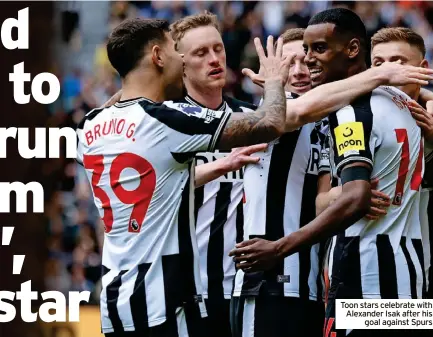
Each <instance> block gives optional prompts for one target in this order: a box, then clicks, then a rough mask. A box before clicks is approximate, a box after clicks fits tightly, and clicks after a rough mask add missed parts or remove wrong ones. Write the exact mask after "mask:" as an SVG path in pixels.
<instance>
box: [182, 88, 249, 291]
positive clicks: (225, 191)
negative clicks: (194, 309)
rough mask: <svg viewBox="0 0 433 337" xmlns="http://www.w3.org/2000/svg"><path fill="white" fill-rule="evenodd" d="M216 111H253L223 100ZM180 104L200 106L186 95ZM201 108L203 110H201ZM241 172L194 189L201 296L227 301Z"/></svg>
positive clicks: (209, 157)
mask: <svg viewBox="0 0 433 337" xmlns="http://www.w3.org/2000/svg"><path fill="white" fill-rule="evenodd" d="M223 98H224V99H223V102H222V104H221V106H220V107H218V108H217V109H216V110H218V111H227V112H232V111H237V112H239V111H254V110H256V109H257V107H256V106H255V105H253V104H250V103H246V102H242V101H239V100H236V99H233V98H231V97H225V96H224V97H223ZM179 103H180V105H181V104H191V105H194V106H197V107H203V106H201V105H200V104H199V103H198V102H197V101H195V100H194V99H193V98H191V97H190V96H186V97H185V99H184V100H182V101H181V102H179ZM203 108H204V107H203ZM226 155H227V153H223V152H218V151H216V152H201V153H198V154H197V156H196V164H197V165H200V164H205V163H209V162H212V161H215V160H217V159H219V158H221V157H223V156H226ZM243 174H244V173H243V169H241V170H238V171H235V172H230V173H228V174H226V175H224V176H222V177H220V178H218V179H216V180H214V181H211V182H209V183H207V184H205V185H204V186H201V187H199V188H196V190H195V211H196V233H197V241H198V247H199V253H200V275H201V280H202V284H203V295H204V297H205V298H206V299H207V298H211V299H224V298H225V299H229V298H230V297H231V293H232V289H233V279H234V276H235V273H236V270H235V265H234V263H233V259H232V258H230V257H229V256H228V253H229V252H230V250H232V249H233V248H234V246H235V244H236V242H240V241H242V233H243V204H242V197H243Z"/></svg>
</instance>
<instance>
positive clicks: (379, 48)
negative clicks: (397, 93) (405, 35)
mask: <svg viewBox="0 0 433 337" xmlns="http://www.w3.org/2000/svg"><path fill="white" fill-rule="evenodd" d="M383 62H400V63H402V64H409V65H412V66H416V67H428V62H427V60H425V59H424V58H423V56H422V53H421V51H420V50H418V48H417V47H415V46H411V45H410V44H409V43H406V42H404V41H392V42H386V43H379V44H377V45H375V46H374V48H373V49H372V51H371V66H372V67H378V66H380V65H381V64H382V63H383ZM399 89H400V90H402V91H404V92H405V93H406V94H408V95H409V96H410V97H411V98H414V99H415V98H416V96H417V95H418V93H419V89H420V86H419V85H417V84H409V85H406V86H404V87H399Z"/></svg>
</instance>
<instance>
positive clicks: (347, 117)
mask: <svg viewBox="0 0 433 337" xmlns="http://www.w3.org/2000/svg"><path fill="white" fill-rule="evenodd" d="M336 115H337V121H338V125H341V124H345V123H350V122H356V115H355V109H354V108H353V107H352V106H351V105H347V106H345V107H344V108H342V109H340V110H339V111H338V112H337V114H336Z"/></svg>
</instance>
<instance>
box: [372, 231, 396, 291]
mask: <svg viewBox="0 0 433 337" xmlns="http://www.w3.org/2000/svg"><path fill="white" fill-rule="evenodd" d="M376 246H377V259H378V266H379V286H380V297H381V298H383V299H396V298H398V286H397V269H396V266H395V256H394V250H393V248H392V245H391V241H389V236H388V235H386V234H378V235H377V237H376Z"/></svg>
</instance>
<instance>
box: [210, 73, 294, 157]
mask: <svg viewBox="0 0 433 337" xmlns="http://www.w3.org/2000/svg"><path fill="white" fill-rule="evenodd" d="M285 119H286V95H285V93H284V88H283V83H282V80H281V78H278V77H276V78H274V79H269V80H268V81H266V83H265V94H264V100H263V104H262V105H261V106H260V107H259V108H258V109H257V110H256V111H253V112H243V113H233V114H232V115H231V116H230V119H229V120H228V122H227V125H226V127H225V128H224V131H223V133H222V135H221V139H220V141H219V144H218V146H217V147H218V149H220V150H229V149H231V148H233V147H238V146H246V145H252V144H258V143H267V142H270V141H271V140H274V139H276V138H278V137H280V136H281V135H282V134H283V133H284V132H285V128H284V124H285Z"/></svg>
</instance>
